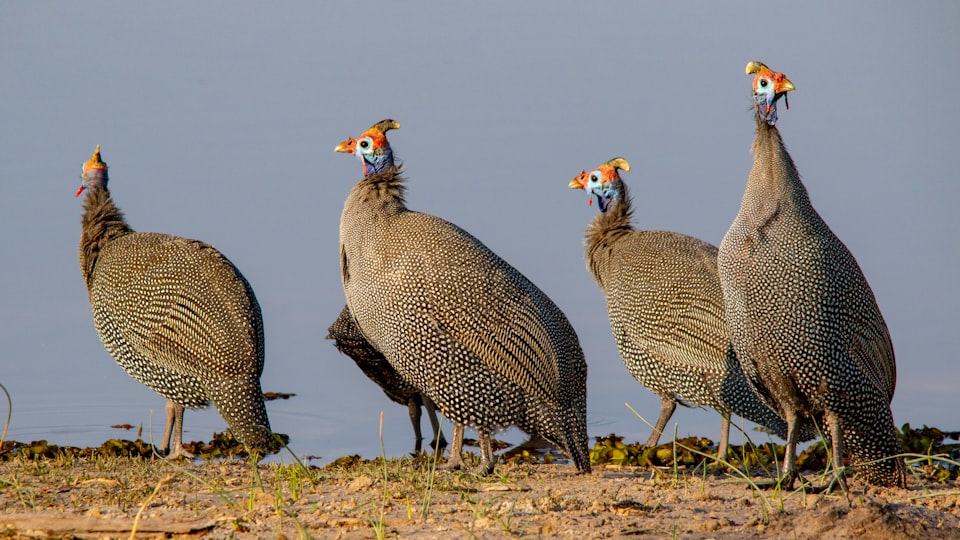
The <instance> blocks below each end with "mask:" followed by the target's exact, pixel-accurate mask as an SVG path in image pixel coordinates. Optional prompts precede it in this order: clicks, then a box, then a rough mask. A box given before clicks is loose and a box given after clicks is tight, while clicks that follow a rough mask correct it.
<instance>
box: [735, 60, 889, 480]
mask: <svg viewBox="0 0 960 540" xmlns="http://www.w3.org/2000/svg"><path fill="white" fill-rule="evenodd" d="M747 73H748V74H755V77H754V83H753V87H754V102H755V103H754V104H755V112H756V115H755V116H756V130H757V134H756V139H755V140H754V143H753V155H754V161H753V168H752V170H751V171H750V175H749V177H748V178H747V187H746V191H745V193H744V195H743V201H742V203H741V206H740V212H739V213H738V214H737V217H736V219H735V220H734V222H733V225H731V227H730V229H729V231H727V234H726V236H724V238H723V243H722V244H721V245H720V252H719V257H718V264H719V269H720V280H721V284H722V287H723V295H724V301H725V304H726V313H727V324H728V327H729V331H730V339H731V342H732V343H733V346H734V348H735V350H736V352H737V355H738V357H739V358H740V360H741V362H742V365H743V369H744V373H745V374H746V375H747V377H748V379H750V380H756V381H758V382H760V383H762V388H763V389H761V390H760V394H761V395H762V396H764V397H765V398H766V399H767V401H768V403H769V404H770V405H771V406H772V407H775V408H777V409H778V410H779V411H781V413H782V414H783V416H784V418H786V420H787V426H788V436H787V455H786V458H785V460H784V464H783V471H784V482H785V483H787V484H789V485H792V484H793V481H794V480H795V478H796V476H797V471H796V445H797V426H798V425H799V421H800V419H801V418H804V417H812V418H816V419H822V421H823V422H824V423H825V424H826V426H827V428H828V431H827V434H828V436H829V438H830V439H831V441H832V443H833V444H832V448H833V453H834V462H835V465H838V466H837V468H836V473H837V477H838V478H839V479H841V480H842V476H841V475H840V472H841V469H842V466H839V464H842V462H843V458H842V456H843V450H844V449H846V450H848V451H850V453H851V454H852V456H853V460H854V462H855V463H856V464H857V465H858V468H859V470H860V472H861V473H862V474H863V475H864V477H865V479H866V481H867V482H869V483H872V484H882V485H898V486H903V485H904V484H905V482H906V478H905V476H906V475H905V465H904V462H903V461H902V460H901V459H899V458H894V457H892V456H895V455H896V454H898V453H900V452H901V451H902V446H901V443H900V440H899V438H898V435H897V429H896V427H895V426H894V423H893V415H892V413H891V411H890V401H891V400H892V399H893V391H894V387H895V384H896V365H895V361H894V354H893V345H892V344H891V341H890V335H889V333H888V331H887V326H886V323H885V322H884V320H883V316H882V315H881V314H880V309H879V308H878V307H877V302H876V299H875V298H874V295H873V291H872V290H871V289H870V286H869V285H868V284H867V280H866V279H865V278H864V276H863V272H862V271H861V269H860V266H859V265H858V264H857V261H856V259H854V257H853V255H852V254H851V253H850V251H849V250H848V249H847V247H846V246H845V245H844V244H843V242H841V241H840V240H839V239H838V238H837V237H836V235H834V233H833V232H832V231H831V230H830V227H828V226H827V224H826V223H825V222H824V220H823V219H822V218H821V217H820V215H819V214H818V213H817V211H816V210H814V208H813V206H812V205H811V203H810V198H809V196H808V194H807V190H806V188H805V187H804V185H803V183H802V182H801V181H800V175H799V173H798V172H797V169H796V166H795V165H794V163H793V159H792V158H791V157H790V154H789V153H787V149H786V148H785V147H784V145H783V140H782V139H781V136H780V132H779V131H778V129H777V128H776V127H775V125H774V124H775V122H776V119H777V111H776V104H777V100H778V99H779V98H780V97H781V96H784V95H786V92H788V91H791V90H793V89H794V86H793V84H792V83H791V82H790V81H789V80H788V79H787V78H786V77H784V76H783V74H782V73H777V72H773V71H771V70H770V69H769V68H767V67H766V66H764V65H763V64H760V63H759V62H751V63H750V64H748V65H747ZM764 389H765V390H764Z"/></svg>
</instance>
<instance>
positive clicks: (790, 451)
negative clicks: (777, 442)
mask: <svg viewBox="0 0 960 540" xmlns="http://www.w3.org/2000/svg"><path fill="white" fill-rule="evenodd" d="M785 409H786V410H784V417H785V418H784V420H786V421H787V450H786V455H785V456H784V458H783V474H782V477H781V479H780V482H779V484H780V487H781V488H782V489H788V490H789V489H793V482H794V481H795V480H796V479H797V439H798V438H799V436H800V419H799V417H798V415H797V411H796V410H795V409H794V408H793V407H785Z"/></svg>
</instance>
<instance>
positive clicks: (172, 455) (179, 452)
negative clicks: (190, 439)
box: [164, 445, 197, 461]
mask: <svg viewBox="0 0 960 540" xmlns="http://www.w3.org/2000/svg"><path fill="white" fill-rule="evenodd" d="M195 457H197V456H196V455H194V454H193V453H191V452H188V451H187V450H186V448H184V447H183V445H178V446H174V447H173V448H172V449H171V450H170V452H168V453H167V455H166V456H165V457H164V459H166V460H168V461H173V460H175V459H193V458H195Z"/></svg>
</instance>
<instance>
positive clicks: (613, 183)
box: [570, 157, 630, 212]
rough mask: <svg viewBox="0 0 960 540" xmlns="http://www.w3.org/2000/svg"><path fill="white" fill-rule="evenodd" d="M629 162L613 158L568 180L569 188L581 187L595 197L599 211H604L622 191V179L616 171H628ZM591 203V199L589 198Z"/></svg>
mask: <svg viewBox="0 0 960 540" xmlns="http://www.w3.org/2000/svg"><path fill="white" fill-rule="evenodd" d="M629 170H630V163H628V162H627V160H625V159H623V158H620V157H618V158H613V159H611V160H610V161H608V162H606V163H604V164H603V165H601V166H599V167H597V168H596V169H594V170H592V171H590V172H587V171H581V172H580V175H579V176H577V177H576V178H574V179H573V180H571V181H570V188H571V189H582V190H584V191H586V192H587V194H588V195H590V196H595V197H596V198H597V205H598V206H600V211H601V212H606V211H607V208H609V206H610V203H611V202H613V201H615V200H616V199H617V198H619V197H620V194H621V193H622V192H623V181H622V180H620V173H619V172H618V171H629ZM590 204H593V199H590Z"/></svg>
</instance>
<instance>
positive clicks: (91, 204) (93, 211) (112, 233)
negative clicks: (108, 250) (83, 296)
mask: <svg viewBox="0 0 960 540" xmlns="http://www.w3.org/2000/svg"><path fill="white" fill-rule="evenodd" d="M87 190H88V192H87V195H86V198H85V199H84V200H83V209H84V212H83V218H82V219H81V232H80V271H81V272H82V273H83V279H84V281H86V283H87V287H88V288H89V286H90V282H91V280H92V279H93V269H94V267H95V266H96V264H97V257H98V256H99V254H100V251H101V250H102V249H103V247H104V246H106V245H107V243H109V242H110V241H111V240H113V239H115V238H119V237H120V236H123V235H125V234H129V233H131V232H133V229H131V228H130V226H129V225H127V220H126V218H124V217H123V212H121V211H120V209H119V208H117V205H116V204H114V202H113V198H112V197H111V196H110V190H108V189H107V188H106V187H105V186H104V187H100V186H96V187H89V188H87Z"/></svg>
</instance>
